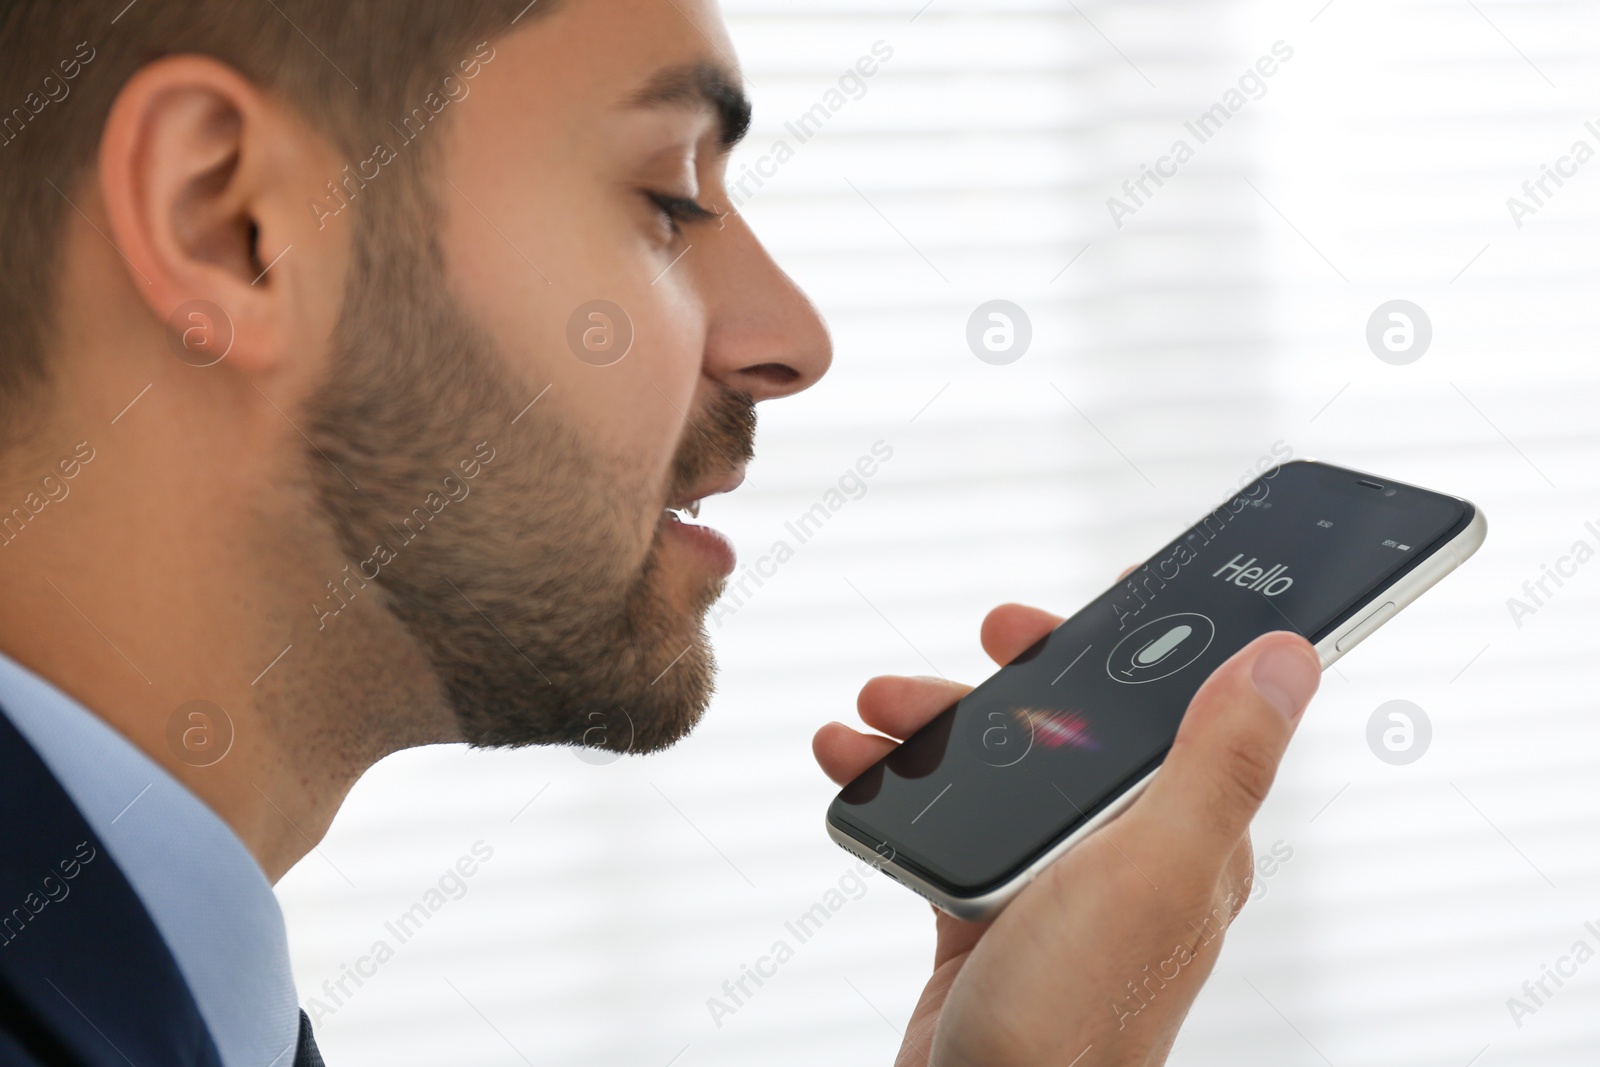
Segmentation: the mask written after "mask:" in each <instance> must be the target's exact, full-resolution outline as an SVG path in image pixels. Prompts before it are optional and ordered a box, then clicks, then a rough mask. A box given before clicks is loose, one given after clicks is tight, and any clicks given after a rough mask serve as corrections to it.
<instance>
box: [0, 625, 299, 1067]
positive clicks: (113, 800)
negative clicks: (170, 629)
mask: <svg viewBox="0 0 1600 1067" xmlns="http://www.w3.org/2000/svg"><path fill="white" fill-rule="evenodd" d="M0 709H4V713H5V714H6V715H7V716H8V717H9V718H10V720H11V722H12V724H13V725H14V726H16V728H17V731H18V732H19V733H21V734H22V736H23V737H24V738H26V739H27V741H28V743H29V744H30V745H32V746H33V748H34V750H35V751H37V752H38V753H39V757H40V758H41V759H42V760H44V762H45V765H46V766H48V767H49V768H50V772H51V773H52V774H53V775H55V778H56V780H57V781H58V782H60V784H61V787H62V789H64V790H65V791H66V793H67V795H68V796H70V797H71V798H72V801H73V803H74V805H76V806H77V808H78V810H79V811H80V812H81V813H82V814H83V818H84V821H85V822H87V823H88V824H89V827H90V829H92V830H93V831H94V832H95V834H96V835H98V836H99V838H100V840H101V842H102V843H103V844H104V845H105V847H106V851H107V852H109V853H110V854H111V858H112V859H113V860H114V861H115V862H116V864H117V866H118V867H119V868H120V869H121V870H122V872H123V875H124V876H125V877H126V878H127V880H128V882H129V884H130V885H132V887H133V890H134V892H135V893H137V894H138V896H139V899H140V901H141V902H142V903H143V904H144V907H145V910H146V911H147V912H149V914H150V918H151V920H152V921H153V922H154V923H155V926H156V928H157V929H158V930H159V931H160V932H161V936H162V938H163V939H164V940H165V941H166V943H167V947H168V948H169V949H170V950H171V952H172V955H173V958H174V959H175V960H176V961H177V965H178V969H179V971H181V972H182V974H183V977H184V980H185V981H186V982H187V983H188V986H189V989H190V991H191V993H192V994H193V996H194V999H195V1002H196V1005H197V1006H198V1007H199V1009H200V1015H201V1017H202V1018H203V1019H204V1020H205V1023H206V1027H207V1029H209V1030H210V1031H211V1037H212V1040H213V1041H214V1042H215V1043H216V1046H217V1050H218V1052H219V1053H220V1054H221V1056H222V1061H223V1063H224V1064H225V1065H226V1067H288V1065H289V1064H290V1063H291V1062H292V1061H293V1060H294V1055H295V1044H296V1041H297V1038H298V1034H299V1026H300V1017H299V1009H298V1006H297V1004H296V1001H295V990H294V978H293V974H292V972H291V970H290V966H289V944H288V938H287V936H286V934H285V932H284V925H283V912H282V910H281V909H280V908H279V906H278V899H277V897H276V896H275V895H274V894H273V892H272V886H271V885H270V884H269V883H268V882H267V879H266V876H265V875H264V874H263V873H262V871H261V867H260V865H259V864H257V863H256V861H255V857H253V856H252V855H251V854H250V852H249V850H248V849H246V848H245V847H244V843H243V842H241V841H240V840H239V838H238V837H237V836H236V835H235V834H234V832H233V830H232V829H231V828H229V826H228V824H227V823H225V822H223V821H222V820H221V819H220V818H218V817H217V815H216V813H215V812H213V811H212V810H211V809H210V808H209V807H207V806H206V804H205V802H203V801H202V800H200V798H199V797H197V796H195V795H194V794H193V793H191V792H190V791H189V790H188V788H187V787H185V786H184V785H183V784H182V783H181V782H179V781H178V780H177V779H176V778H174V777H172V775H170V774H168V773H167V772H166V771H165V770H163V769H162V768H161V767H160V766H159V765H158V764H157V763H156V762H155V761H154V760H152V759H150V757H148V756H146V755H145V754H144V753H143V752H142V751H140V749H139V748H138V747H137V746H135V745H134V744H133V743H132V742H130V741H128V740H127V739H126V738H125V737H123V736H122V735H121V734H120V733H118V732H117V731H116V730H115V729H113V728H112V727H110V726H109V725H107V724H106V723H105V722H103V721H102V720H101V719H100V718H98V717H97V716H95V715H94V714H93V713H91V712H90V711H89V710H88V709H86V708H84V707H83V705H81V704H79V703H78V702H77V701H75V700H73V699H72V698H71V697H69V696H67V695H66V694H65V693H63V692H61V691H60V690H59V689H57V688H55V687H54V686H53V685H51V684H50V683H48V682H46V681H45V680H44V679H42V678H40V677H38V676H37V675H35V674H34V673H32V672H31V671H29V670H27V669H26V668H25V667H23V666H21V665H20V664H18V663H16V662H15V661H14V660H12V659H10V658H8V657H7V656H5V655H4V654H0ZM220 769H221V768H220V767H219V770H220ZM223 773H226V772H225V771H224V772H223Z"/></svg>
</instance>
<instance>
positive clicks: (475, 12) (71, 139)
mask: <svg viewBox="0 0 1600 1067" xmlns="http://www.w3.org/2000/svg"><path fill="white" fill-rule="evenodd" d="M555 3H556V0H534V2H533V3H528V2H527V0H132V2H131V3H129V4H128V5H127V6H126V7H122V8H121V10H120V12H119V11H118V10H117V9H118V7H119V6H120V5H119V3H117V2H113V3H110V4H107V3H106V2H105V0H5V2H4V3H3V10H0V55H3V56H4V57H5V62H4V63H0V324H3V325H0V438H9V437H11V436H12V434H13V432H15V431H17V430H21V429H23V426H22V425H21V424H24V423H26V422H28V421H30V420H27V419H25V418H23V417H22V412H23V411H24V410H25V401H26V400H27V399H28V398H29V396H30V395H31V394H32V393H33V392H34V390H36V389H38V388H40V387H42V386H43V384H44V383H45V382H46V381H47V380H48V377H49V374H48V370H49V368H48V367H47V366H46V365H45V364H46V360H45V353H46V351H47V349H48V348H49V346H50V344H51V343H52V335H53V332H54V327H55V321H54V320H55V310H56V309H55V307H54V300H55V295H56V294H55V288H56V284H55V283H56V280H57V277H58V274H59V271H60V268H61V262H60V256H59V239H60V234H61V231H62V226H63V224H64V222H65V218H66V214H67V212H69V211H71V210H72V207H71V206H70V205H69V204H68V203H67V201H66V200H65V196H67V195H71V191H72V188H73V186H74V185H75V184H76V180H77V179H78V177H79V176H80V175H81V174H82V173H83V171H84V170H85V168H87V167H89V166H92V165H93V163H94V159H95V154H96V152H97V151H98V148H99V143H100V135H101V130H102V127H103V126H104V125H105V121H106V116H107V114H108V113H109V112H110V109H111V105H112V103H113V101H114V100H115V99H116V97H117V94H118V92H120V91H121V89H122V86H123V85H124V84H126V83H127V81H128V79H129V78H131V77H132V76H133V75H134V74H135V73H137V72H138V70H139V69H140V68H141V67H143V66H145V65H147V64H149V63H151V62H153V61H155V60H157V59H160V58H161V57H163V56H168V55H178V54H199V55H206V56H211V57H213V58H215V59H217V60H219V61H221V62H223V63H226V64H228V65H229V66H231V67H233V68H234V69H235V70H237V71H239V73H240V74H242V75H243V76H244V77H246V78H248V79H250V80H251V81H252V82H254V83H255V84H257V85H260V86H262V87H263V88H264V89H266V90H268V91H270V92H272V93H274V94H275V95H277V96H279V97H280V98H282V99H284V100H286V101H288V102H289V103H290V104H291V105H292V106H293V107H295V108H296V109H297V110H299V111H300V112H302V113H303V114H304V115H305V116H306V117H307V118H308V119H309V120H310V121H311V123H312V125H313V126H315V127H316V128H317V129H319V130H320V131H321V132H322V133H323V134H324V135H325V136H327V137H328V138H329V139H330V140H331V141H332V142H333V144H334V145H335V146H336V147H338V148H339V149H340V151H341V152H344V153H346V154H347V156H348V158H349V159H350V160H351V162H352V163H353V162H355V161H356V160H360V159H365V158H367V157H368V156H370V155H371V154H372V150H373V144H374V141H375V140H392V139H393V137H394V135H393V134H392V133H388V134H386V133H384V132H383V131H385V130H388V129H389V128H390V124H391V123H400V122H402V121H403V120H404V118H405V116H407V115H409V114H410V113H411V112H412V110H413V109H414V108H415V107H417V106H418V105H419V104H421V102H422V101H423V99H424V98H426V97H427V96H428V95H429V94H430V93H437V92H438V91H439V90H440V87H441V85H442V84H443V81H444V79H445V77H446V76H447V75H456V76H457V77H459V76H460V70H459V68H458V64H459V63H460V62H461V61H462V60H464V59H468V58H470V53H471V50H472V48H473V47H474V46H475V45H477V44H479V43H480V42H483V41H490V40H493V39H495V38H498V37H500V36H502V35H503V34H505V33H506V32H508V31H509V30H511V29H513V28H521V27H522V26H523V25H525V24H526V23H527V22H528V21H530V20H532V19H533V18H536V17H538V16H539V15H542V14H544V13H545V12H547V11H548V10H550V9H551V8H552V7H553V6H554V4H555ZM437 139H438V138H437V137H434V138H420V139H419V140H421V141H422V142H425V144H424V145H422V146H421V147H424V148H425V146H426V144H431V143H432V142H433V141H435V140H437ZM419 155H420V153H415V152H413V153H402V156H403V157H404V159H403V161H401V162H400V163H399V165H400V166H401V167H409V168H411V169H412V172H413V173H415V168H416V165H417V161H418V157H419ZM386 169H387V168H386ZM329 177H330V178H335V179H337V178H338V176H337V175H329ZM24 432H25V430H24Z"/></svg>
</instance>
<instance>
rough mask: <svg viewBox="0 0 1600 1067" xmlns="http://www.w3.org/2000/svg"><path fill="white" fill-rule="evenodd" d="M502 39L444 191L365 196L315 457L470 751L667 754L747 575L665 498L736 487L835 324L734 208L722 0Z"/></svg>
mask: <svg viewBox="0 0 1600 1067" xmlns="http://www.w3.org/2000/svg"><path fill="white" fill-rule="evenodd" d="M492 47H493V51H492V53H490V52H487V51H485V52H483V56H490V57H491V58H487V59H483V58H482V56H480V60H481V65H480V68H479V70H478V72H477V74H476V76H475V77H473V78H472V79H471V80H470V82H468V83H467V84H468V85H469V88H470V91H469V92H468V93H466V94H465V95H463V96H460V97H459V98H458V99H456V100H454V102H452V103H451V104H450V105H449V107H448V112H447V113H448V125H447V126H445V127H444V129H443V130H442V132H441V131H439V130H435V129H427V130H425V131H424V132H423V133H422V134H421V135H420V136H421V137H429V138H432V137H438V138H440V139H439V140H438V141H437V142H436V143H432V144H430V145H429V146H428V147H429V149H430V151H431V152H432V153H433V155H432V160H433V167H432V170H431V173H430V174H429V175H427V176H426V178H425V179H424V180H423V182H422V187H421V188H420V189H417V188H409V187H408V186H407V185H406V184H405V183H404V182H403V181H397V182H396V183H395V187H394V188H392V189H383V192H384V194H385V195H384V196H382V197H371V198H370V199H369V201H368V203H367V204H363V203H362V202H361V200H360V199H356V200H354V201H353V203H352V208H353V209H354V210H353V214H354V215H355V218H356V222H355V226H356V236H355V240H356V255H355V259H354V262H355V267H354V268H353V269H354V274H353V278H352V284H351V288H350V291H349V295H348V298H347V305H346V310H345V314H344V317H343V319H342V321H341V324H340V329H339V333H338V337H337V339H336V340H337V347H338V351H337V352H336V353H335V359H334V362H333V369H332V371H331V374H330V377H329V380H328V381H327V383H326V385H325V386H324V387H323V388H322V390H321V391H320V393H319V395H318V397H317V398H316V400H315V402H314V404H313V412H312V414H313V419H312V422H313V427H314V429H313V430H312V433H311V436H312V438H313V439H314V442H315V444H316V447H317V449H318V452H320V454H318V453H312V454H311V455H310V456H308V463H309V464H310V469H311V470H312V471H313V472H315V477H316V478H317V481H318V489H319V492H320V497H321V500H322V502H323V505H324V507H325V508H326V510H327V511H328V512H329V514H330V515H331V516H332V518H333V520H334V522H335V526H336V529H337V531H338V533H339V535H340V540H341V543H342V547H343V549H344V551H345V552H346V554H347V555H348V556H349V558H350V560H351V561H352V562H353V563H356V564H357V568H355V569H359V570H360V572H361V574H362V575H363V577H365V578H370V579H373V580H374V581H375V582H376V584H377V585H378V586H379V587H381V588H382V589H383V591H384V592H385V594H386V596H385V602H386V604H387V607H388V609H389V610H391V611H393V612H394V613H395V614H396V615H397V616H398V617H399V618H400V619H401V620H402V621H403V622H404V623H405V624H406V626H407V627H408V628H409V629H410V631H411V632H412V633H413V634H414V635H415V636H416V637H417V638H418V639H419V641H420V642H421V643H422V645H423V647H424V648H425V650H426V651H427V653H428V655H429V658H430V660H431V662H432V666H433V668H434V670H435V671H436V672H437V673H438V675H439V678H440V681H441V683H442V684H443V686H444V688H445V691H446V694H447V696H448V697H449V699H450V700H451V702H452V705H453V707H454V710H455V713H456V717H457V719H458V721H459V722H460V724H461V727H462V731H463V734H464V735H465V736H466V738H467V739H468V740H469V741H471V742H474V743H477V744H530V743H550V742H563V741H564V742H576V743H584V744H595V745H602V746H605V747H612V748H619V749H630V748H631V749H632V750H634V751H648V750H651V749H655V748H659V747H661V746H663V745H666V744H670V743H671V742H673V741H675V740H677V739H678V738H679V737H681V736H682V735H683V734H684V733H685V732H686V731H687V730H688V729H689V728H690V727H692V726H693V724H694V722H695V721H696V720H697V719H698V717H699V714H700V713H701V711H702V710H703V709H704V706H705V703H706V701H707V699H708V697H709V695H710V687H711V675H712V663H711V657H710V652H709V649H708V647H707V644H706V638H705V633H704V628H703V625H702V620H703V616H704V614H705V612H706V610H707V609H708V608H709V607H710V605H711V603H712V602H713V601H714V600H715V598H716V596H717V594H718V592H719V591H720V589H721V586H722V583H723V581H724V579H725V578H726V576H727V574H728V573H729V572H731V570H732V569H733V566H734V560H733V556H732V553H731V548H730V546H728V545H727V543H726V541H725V540H724V539H722V537H721V536H720V535H719V534H716V533H715V532H714V531H710V530H708V529H705V528H703V527H699V526H696V525H693V524H690V523H686V522H683V521H680V519H679V518H678V517H677V516H675V515H673V514H671V513H669V512H668V510H667V509H669V508H673V507H685V506H688V505H690V504H691V503H692V502H693V501H696V500H698V499H700V498H703V497H706V496H710V495H713V494H715V493H718V492H725V491H729V490H731V489H733V488H734V487H736V486H737V485H738V483H739V481H740V480H741V479H742V477H743V469H744V465H745V463H746V462H747V461H748V460H749V458H750V456H751V449H752V437H753V434H754V429H755V418H754V410H753V405H754V403H755V402H758V401H760V400H764V399H769V398H771V397H775V396H781V395H786V394H788V393H793V392H796V391H798V390H800V389H803V388H806V387H807V386H809V385H810V384H812V383H813V382H814V381H815V380H816V379H817V378H818V377H820V376H821V374H822V373H823V372H824V371H825V370H826V368H827V364H828V361H829V358H830V354H829V345H828V340H827V335H826V331H825V329H824V327H823V326H822V324H821V322H820V320H819V319H818V318H817V316H816V314H815V311H814V310H813V309H812V308H811V306H810V304H809V303H808V302H807V301H806V300H805V298H804V297H803V296H802V295H801V293H800V292H799V291H798V290H797V289H796V288H795V287H794V285H793V284H792V283H791V282H790V281H789V280H788V279H787V278H786V277H785V276H784V275H783V274H782V273H781V272H780V271H778V270H777V268H776V267H775V266H774V265H773V264H772V263H771V261H770V260H769V259H768V258H767V257H766V255H765V253H764V252H763V251H762V249H761V248H760V246H759V244H758V243H757V242H756V241H755V239H754V238H753V237H752V235H751V234H750V232H749V230H748V229H747V228H746V226H745V225H744V222H743V220H742V219H741V218H739V217H738V216H737V215H734V214H732V213H731V210H730V207H731V205H730V204H729V202H728V198H727V195H726V192H725V190H724V188H723V184H722V179H723V169H724V165H725V157H726V150H727V148H728V144H727V141H728V139H729V138H730V137H731V136H734V135H737V134H738V133H739V132H740V131H741V128H742V125H743V120H744V108H743V104H742V98H741V96H740V94H739V92H738V90H737V88H736V86H737V84H738V75H737V72H736V71H735V70H734V68H733V66H732V61H731V58H730V56H731V51H732V50H731V47H730V46H729V44H728V42H727V40H726V37H725V35H724V33H723V31H722V28H721V26H720V22H719V21H718V20H717V18H716V17H715V15H714V13H713V11H712V10H711V8H710V7H709V6H708V5H707V4H703V3H694V2H685V0H608V2H600V0H583V2H571V0H569V2H568V3H566V4H564V5H563V6H562V7H561V8H559V9H557V10H556V11H555V12H554V13H552V14H550V15H547V16H545V17H544V18H543V19H541V20H539V21H537V22H530V23H529V24H528V25H527V26H526V27H524V28H522V29H519V30H517V31H515V32H513V33H512V34H510V35H509V36H506V37H503V38H501V39H499V40H497V41H495V42H493V44H492ZM463 58H466V57H463ZM399 150H400V151H416V149H415V147H401V148H400V149H399ZM384 180H385V178H384V176H382V175H380V176H379V177H378V178H377V179H376V181H377V182H382V181H384ZM380 188H382V187H381V186H380ZM602 301H603V302H604V303H603V304H601V303H597V302H602ZM630 335H631V342H630V341H629V340H628V339H629V337H630ZM625 346H626V351H625V353H624V347H625ZM619 357H620V358H619ZM530 405H531V406H530ZM327 461H331V462H327ZM447 476H448V477H447ZM374 574H376V578H373V576H374Z"/></svg>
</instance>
